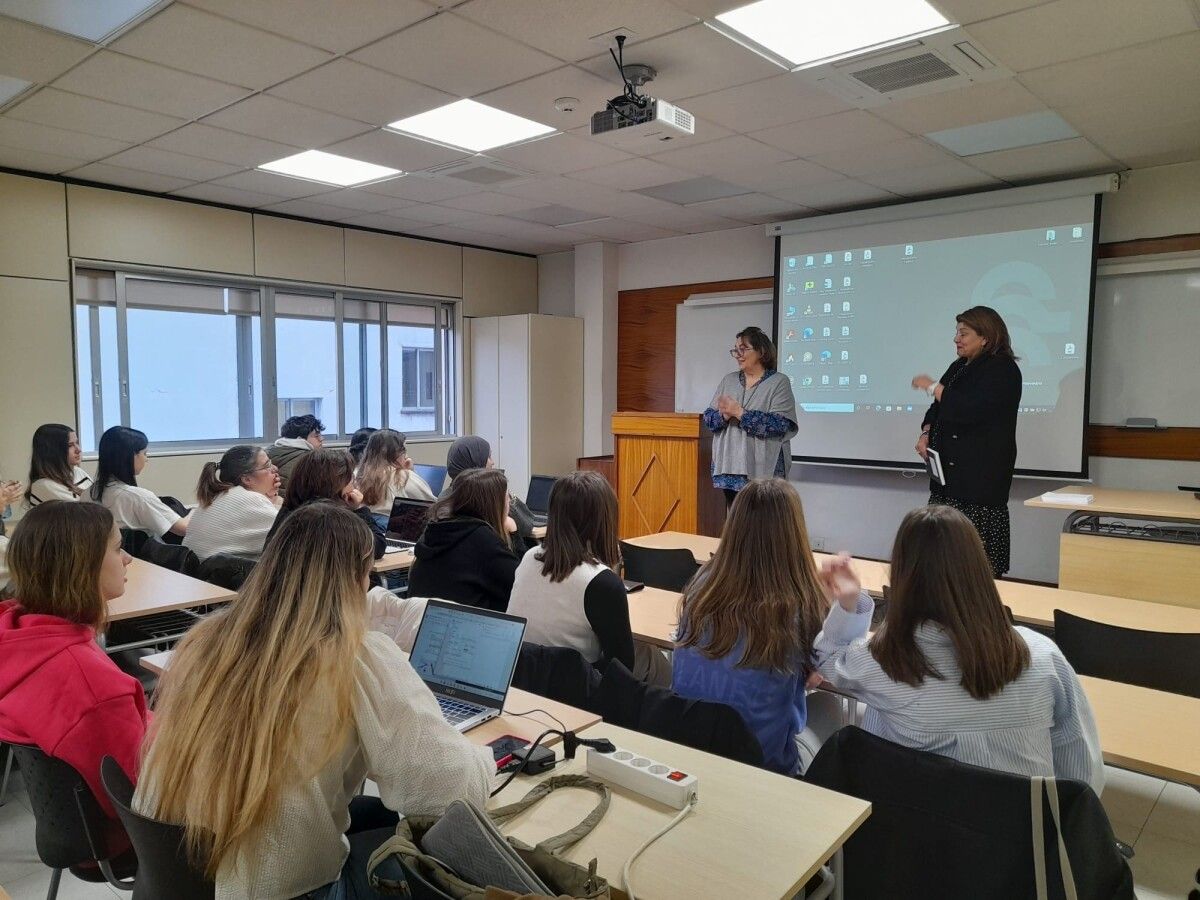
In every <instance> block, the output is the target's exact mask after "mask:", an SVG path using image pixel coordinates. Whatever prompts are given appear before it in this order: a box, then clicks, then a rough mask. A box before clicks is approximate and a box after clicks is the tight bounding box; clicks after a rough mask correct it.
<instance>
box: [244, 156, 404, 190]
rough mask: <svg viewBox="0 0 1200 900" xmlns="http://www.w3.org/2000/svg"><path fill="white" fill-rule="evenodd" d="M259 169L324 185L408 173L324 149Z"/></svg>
mask: <svg viewBox="0 0 1200 900" xmlns="http://www.w3.org/2000/svg"><path fill="white" fill-rule="evenodd" d="M259 168H260V169H263V170H264V171H267V172H274V173H276V174H277V175H288V176H290V177H292V178H303V179H304V180H305V181H317V182H320V183H321V184H336V185H338V186H339V187H352V186H354V185H356V184H367V183H369V182H376V181H384V180H385V179H388V178H394V177H396V176H397V175H403V174H404V173H403V172H401V171H400V170H399V169H389V168H388V167H387V166H377V165H375V163H369V162H362V161H361V160H358V159H350V158H349V157H348V156H338V155H336V154H334V153H325V152H323V151H321V150H305V151H304V152H303V153H297V154H296V155H294V156H285V157H284V158H283V159H277V160H275V161H274V162H269V163H263V164H262V165H261V166H259Z"/></svg>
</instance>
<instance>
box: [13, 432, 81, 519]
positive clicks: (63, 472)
mask: <svg viewBox="0 0 1200 900" xmlns="http://www.w3.org/2000/svg"><path fill="white" fill-rule="evenodd" d="M74 433H75V429H74V428H72V427H71V426H70V425H58V424H55V423H50V424H47V425H39V426H38V427H37V431H35V432H34V433H33V452H32V453H31V454H30V456H29V481H28V483H27V485H26V487H25V502H26V503H29V504H30V505H32V504H33V484H34V482H35V481H39V480H40V479H42V478H47V479H49V480H50V481H53V482H56V483H58V484H61V485H62V486H63V487H65V488H66V489H67V490H69V491H70V492H71V493H72V494H74V495H75V496H76V497H78V496H79V495H80V494H81V493H83V492H82V491H81V490H79V488H77V487H75V473H74V472H73V471H72V470H71V463H70V462H69V460H70V455H71V435H72V434H74Z"/></svg>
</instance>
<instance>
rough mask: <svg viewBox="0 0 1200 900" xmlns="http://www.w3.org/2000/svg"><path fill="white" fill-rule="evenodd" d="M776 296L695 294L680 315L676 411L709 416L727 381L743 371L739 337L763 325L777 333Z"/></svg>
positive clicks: (748, 293)
mask: <svg viewBox="0 0 1200 900" xmlns="http://www.w3.org/2000/svg"><path fill="white" fill-rule="evenodd" d="M773 308H774V297H773V295H772V294H770V293H768V292H764V291H732V292H728V293H723V294H694V295H693V296H691V297H689V298H688V299H687V300H686V301H684V302H683V303H682V304H681V305H680V306H679V308H678V309H677V310H676V313H675V412H697V413H698V412H704V410H706V409H707V408H708V404H709V401H711V400H712V398H713V394H715V393H716V391H717V385H718V384H719V383H720V381H721V379H722V378H723V377H724V376H725V375H727V374H728V373H730V372H732V371H733V370H734V369H736V368H737V364H736V363H735V362H734V361H733V358H732V357H730V355H729V348H730V347H732V346H733V345H734V342H735V338H734V335H736V334H737V333H738V332H739V331H741V330H742V329H743V328H747V327H749V326H751V325H757V326H758V327H759V328H761V329H762V330H763V331H765V332H766V333H767V334H770V333H771V311H772V309H773Z"/></svg>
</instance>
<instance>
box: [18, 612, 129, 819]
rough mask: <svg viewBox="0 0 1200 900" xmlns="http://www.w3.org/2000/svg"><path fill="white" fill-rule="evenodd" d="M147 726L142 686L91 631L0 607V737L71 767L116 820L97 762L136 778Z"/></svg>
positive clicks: (70, 623)
mask: <svg viewBox="0 0 1200 900" xmlns="http://www.w3.org/2000/svg"><path fill="white" fill-rule="evenodd" d="M146 725H147V713H146V697H145V695H144V694H143V693H142V686H141V684H139V683H138V681H137V679H136V678H133V677H131V676H129V675H126V674H125V673H124V672H122V671H121V670H120V669H118V668H117V666H116V664H115V663H114V662H113V661H112V660H111V659H109V658H108V656H106V655H105V653H104V651H103V650H101V649H100V647H99V645H98V644H97V643H96V634H95V632H94V631H93V630H92V628H91V627H89V626H87V625H77V624H75V623H73V622H68V621H67V620H66V619H60V618H59V617H58V616H45V615H36V614H33V613H27V612H24V611H23V610H22V609H21V606H20V601H17V600H9V601H6V602H3V603H0V740H3V741H11V742H13V743H18V744H33V745H34V746H36V747H38V748H39V749H41V750H42V752H44V753H46V754H47V755H48V756H53V757H55V758H56V759H61V760H63V761H64V762H67V763H70V764H71V765H72V766H74V767H75V769H76V770H77V771H78V772H79V774H80V775H82V776H83V777H84V779H85V780H86V781H87V783H88V786H89V787H90V788H91V789H92V793H93V794H95V795H96V799H97V800H98V801H99V803H100V806H101V808H102V809H104V811H105V813H107V814H108V815H109V816H110V817H115V816H116V811H115V810H114V809H113V807H112V804H111V803H110V802H109V800H108V794H107V793H105V790H104V785H103V784H101V782H100V760H102V759H103V758H104V757H105V756H111V757H113V758H114V759H115V760H116V761H117V762H118V763H119V764H120V766H121V768H122V769H124V770H125V774H126V775H128V776H129V777H130V779H131V780H133V779H135V778H136V776H137V771H138V751H139V748H140V747H141V743H142V736H143V735H144V734H145V732H146Z"/></svg>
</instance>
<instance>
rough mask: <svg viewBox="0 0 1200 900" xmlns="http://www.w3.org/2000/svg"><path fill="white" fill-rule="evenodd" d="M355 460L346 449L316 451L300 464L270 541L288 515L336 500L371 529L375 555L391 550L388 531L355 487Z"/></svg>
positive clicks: (294, 472) (284, 499) (275, 522)
mask: <svg viewBox="0 0 1200 900" xmlns="http://www.w3.org/2000/svg"><path fill="white" fill-rule="evenodd" d="M353 481H354V463H353V462H352V460H351V459H350V454H349V453H347V452H346V451H345V450H332V449H331V450H325V449H323V448H322V449H320V450H314V451H312V452H311V453H306V454H305V455H304V458H303V459H301V460H300V461H299V462H297V463H296V468H295V470H294V471H293V472H292V481H291V484H289V485H288V488H287V492H286V493H285V494H284V495H283V505H282V506H281V507H280V508H279V514H278V515H277V516H276V517H275V521H274V523H273V524H272V525H271V529H270V531H269V532H268V533H267V540H268V541H270V540H271V536H272V535H274V534H275V533H276V532H277V531H278V530H279V529H280V528H282V527H283V523H284V521H286V520H287V517H288V516H290V515H291V514H292V513H294V512H295V511H296V510H298V509H299V508H300V507H301V506H303V505H304V504H306V503H311V502H312V501H314V500H332V501H334V502H336V503H341V504H344V505H345V506H348V507H349V508H350V510H351V512H353V513H354V514H355V515H356V516H358V517H359V518H360V519H362V520H363V522H364V524H366V526H367V528H369V529H370V531H371V537H372V540H373V550H374V558H375V559H379V558H380V557H382V556H383V552H384V550H386V549H387V533H386V532H385V531H384V529H383V528H381V527H380V526H379V523H378V522H376V521H375V517H374V516H372V515H371V511H370V510H369V509H367V508H366V507H365V506H363V502H362V494H360V493H359V492H358V490H357V489H356V488H355V487H354V483H353Z"/></svg>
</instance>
